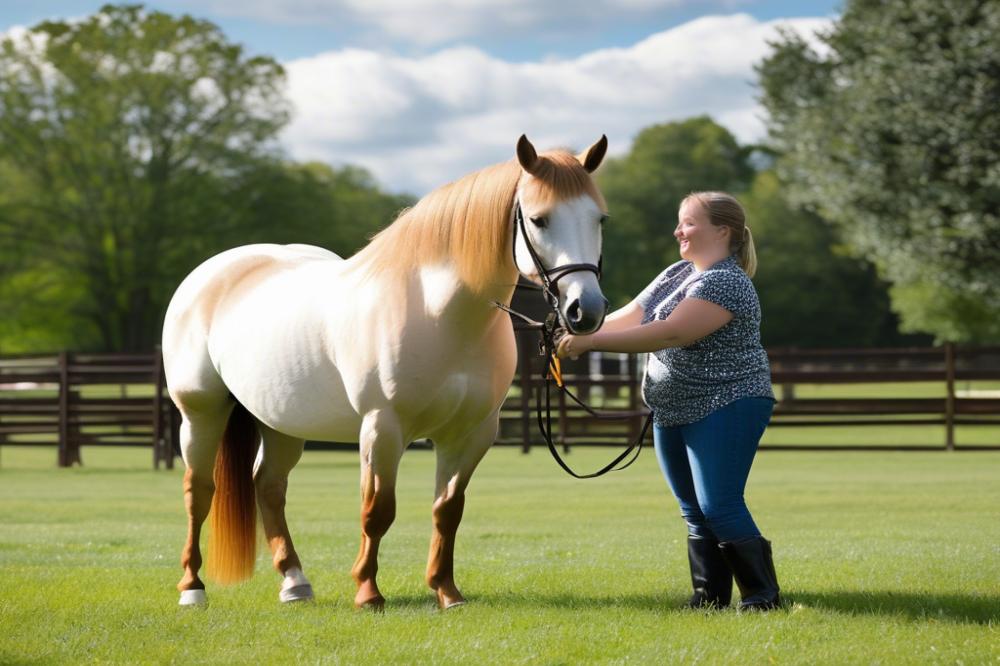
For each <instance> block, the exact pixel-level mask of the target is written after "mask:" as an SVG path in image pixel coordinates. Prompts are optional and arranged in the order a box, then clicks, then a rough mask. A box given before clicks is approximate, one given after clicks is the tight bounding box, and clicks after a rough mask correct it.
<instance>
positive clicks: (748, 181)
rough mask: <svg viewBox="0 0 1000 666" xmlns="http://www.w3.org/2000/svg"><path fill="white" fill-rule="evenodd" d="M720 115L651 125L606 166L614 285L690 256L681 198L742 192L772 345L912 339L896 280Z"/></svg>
mask: <svg viewBox="0 0 1000 666" xmlns="http://www.w3.org/2000/svg"><path fill="white" fill-rule="evenodd" d="M752 152H753V146H741V145H739V143H738V142H737V141H736V139H735V138H734V137H733V136H732V135H731V134H730V133H729V132H728V131H727V130H726V129H725V128H723V127H721V126H719V125H717V124H716V123H714V122H713V121H712V120H711V119H710V118H707V117H699V118H692V119H690V120H687V121H683V122H676V123H668V124H664V125H656V126H653V127H650V128H647V129H645V130H643V131H642V132H641V133H640V134H639V135H638V136H637V137H636V140H635V143H634V144H633V148H632V151H631V152H630V153H629V154H628V155H626V156H624V157H622V158H619V159H613V160H609V161H608V164H607V165H606V166H605V167H603V168H602V170H601V171H600V172H599V182H600V185H601V187H602V189H603V191H604V195H605V197H606V198H607V200H608V207H609V210H610V211H611V216H612V219H611V221H610V223H609V224H608V225H607V226H606V228H605V237H604V239H605V249H604V255H605V279H604V288H605V294H606V295H607V296H608V298H609V299H610V300H611V301H612V303H613V304H614V305H615V306H620V305H622V304H624V303H626V302H628V301H629V300H630V299H631V298H633V297H634V296H635V294H636V293H637V292H638V291H639V290H640V289H642V288H643V287H645V286H646V284H648V283H649V281H650V280H652V279H653V277H655V276H656V275H657V274H658V273H659V272H660V271H662V270H663V269H664V268H665V267H666V266H668V265H669V264H671V263H673V262H675V261H677V260H678V259H680V256H679V254H678V250H677V242H676V240H675V239H674V237H673V229H674V227H675V226H676V211H677V208H678V206H679V204H680V201H681V200H682V199H683V198H684V197H685V196H686V195H687V194H689V193H690V192H693V191H697V190H724V191H729V192H731V193H733V194H735V195H736V196H737V197H739V198H740V199H741V201H742V202H743V204H744V206H745V208H746V210H747V219H748V222H749V223H750V226H751V228H752V229H753V231H754V239H755V244H756V247H757V253H758V259H759V262H760V265H759V267H758V269H757V275H756V277H755V278H754V282H755V283H756V285H757V291H758V293H759V294H760V299H761V307H762V309H763V312H764V318H763V322H762V327H761V335H762V339H763V341H764V344H766V345H769V346H799V347H827V346H865V345H892V344H898V343H899V342H901V341H903V339H902V338H901V337H900V336H899V334H898V333H897V332H896V323H897V322H896V319H895V317H894V316H893V314H892V312H891V311H890V309H889V298H888V294H887V287H886V285H885V284H883V283H882V282H881V281H880V280H878V278H877V277H876V276H875V274H874V270H873V269H872V267H871V265H870V264H868V263H867V262H866V261H863V260H859V259H856V258H852V257H850V256H848V255H847V253H846V252H845V251H844V250H843V248H840V247H838V246H837V241H836V238H835V235H834V233H833V231H832V230H831V229H830V227H829V225H828V224H826V223H825V222H824V221H823V220H822V219H820V218H819V217H817V216H816V215H815V214H810V213H808V212H803V211H802V210H800V209H797V208H795V207H793V206H792V205H791V204H789V203H788V202H787V200H786V196H785V188H784V187H783V186H782V184H781V183H780V181H779V180H778V178H777V177H776V175H775V174H774V173H773V172H772V171H769V170H761V171H759V172H757V171H756V170H755V168H754V166H753V162H754V160H752V159H751V156H752Z"/></svg>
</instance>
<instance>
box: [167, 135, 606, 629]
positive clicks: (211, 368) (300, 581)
mask: <svg viewBox="0 0 1000 666" xmlns="http://www.w3.org/2000/svg"><path fill="white" fill-rule="evenodd" d="M606 151H607V138H606V137H605V136H602V137H601V138H600V139H599V140H598V141H597V142H595V143H594V144H593V145H591V146H590V147H589V148H588V149H587V150H586V151H584V152H583V153H580V154H579V155H574V154H572V153H571V152H569V151H565V150H554V151H548V152H545V153H542V154H538V153H537V152H536V150H535V148H534V146H533V145H532V144H531V142H530V141H529V140H528V139H527V137H525V136H524V135H522V136H521V137H520V139H519V140H518V142H517V145H516V150H515V155H516V157H515V158H513V159H511V160H509V161H507V162H504V163H501V164H497V165H494V166H492V167H487V168H484V169H482V170H480V171H476V172H474V173H471V174H468V175H466V176H464V177H462V178H460V179H459V180H457V181H455V182H452V183H450V184H448V185H445V186H442V187H440V188H438V189H436V190H434V191H433V192H431V193H430V194H428V195H426V196H425V197H424V198H422V199H421V200H419V201H418V202H417V203H416V204H415V205H414V206H413V207H411V208H409V209H406V210H404V211H402V212H401V213H400V214H399V216H398V217H397V218H396V219H395V221H394V222H393V223H392V224H390V225H389V226H388V227H386V228H385V229H384V230H382V231H381V232H379V233H378V234H376V235H375V236H374V237H373V238H372V239H371V241H370V242H369V243H368V245H366V246H365V247H363V248H362V249H361V250H360V251H358V252H357V253H356V254H355V255H353V256H352V257H350V258H349V259H346V260H345V259H342V258H340V257H339V256H338V255H336V254H334V253H333V252H330V251H328V250H325V249H322V248H319V247H313V246H308V245H284V246H282V245H273V244H255V245H246V246H242V247H237V248H234V249H230V250H227V251H225V252H222V253H221V254H218V255H215V256H213V257H211V258H209V259H207V260H206V261H205V262H204V263H202V264H201V265H199V266H198V267H197V268H195V269H194V270H193V271H192V272H191V273H190V274H189V275H188V276H187V277H186V278H185V279H184V280H183V281H182V282H181V284H180V285H179V286H178V288H177V290H176V292H175V293H174V295H173V297H172V299H171V301H170V303H169V305H168V307H167V312H166V316H165V321H164V326H163V344H162V350H163V362H164V371H165V374H166V379H167V387H168V391H169V394H170V397H171V399H172V400H173V401H174V404H176V406H177V408H178V410H179V411H180V413H181V416H182V422H181V428H180V446H181V454H182V457H183V459H184V463H185V467H186V470H185V473H184V481H183V488H184V505H185V507H186V509H187V515H188V533H187V540H186V542H185V544H184V547H183V549H182V551H181V566H182V567H183V569H184V573H183V576H182V577H181V580H180V582H179V583H178V585H177V589H178V590H179V591H180V604H181V605H199V604H204V603H206V602H207V597H206V593H205V585H204V583H203V582H202V580H201V579H200V578H199V575H198V573H199V569H200V567H201V564H202V555H201V550H200V545H199V542H200V534H201V528H202V525H203V523H204V522H205V520H206V518H207V517H208V515H209V514H210V513H211V516H212V521H211V523H212V532H211V537H210V540H209V544H208V557H209V561H208V566H207V570H208V575H209V577H211V578H212V579H214V580H216V581H217V582H219V583H221V584H227V583H234V582H239V581H242V580H245V579H247V578H249V577H250V576H251V575H252V573H253V569H254V562H255V559H256V553H255V544H256V529H257V528H256V523H257V509H258V508H259V511H260V522H261V523H262V524H263V529H264V534H265V537H266V541H267V543H268V545H269V547H270V550H271V555H272V561H273V565H274V568H275V569H276V570H277V571H278V573H279V574H280V575H281V576H282V583H281V586H280V588H279V599H280V601H282V602H296V601H303V600H308V599H312V598H313V589H312V585H311V584H310V583H309V580H308V579H307V578H306V576H305V574H304V573H303V570H302V563H301V560H300V559H299V555H298V553H297V551H296V550H295V547H294V545H293V544H292V538H291V535H290V534H289V530H288V525H287V523H286V520H285V494H286V490H287V487H288V474H289V472H290V471H291V469H292V468H293V467H294V466H295V465H296V463H297V462H298V461H299V459H300V457H301V455H302V450H303V446H304V442H305V441H306V440H309V439H312V440H320V441H340V442H358V444H359V451H360V458H361V547H360V550H359V552H358V556H357V559H356V561H355V563H354V566H353V568H352V570H351V573H352V576H353V578H354V581H355V583H356V584H357V593H356V595H355V598H354V604H355V606H356V607H359V608H371V609H375V610H380V609H382V608H383V607H384V604H385V598H384V597H383V595H382V594H381V592H380V591H379V588H378V585H377V583H376V573H377V570H378V548H379V542H380V540H381V539H382V537H383V536H384V535H385V533H386V531H387V530H388V529H389V526H390V525H391V524H392V522H393V519H394V517H395V513H396V499H395V485H396V477H397V470H398V466H399V461H400V458H401V456H402V454H403V451H404V450H405V449H406V447H407V446H408V444H409V443H410V442H412V441H414V440H417V439H422V438H427V439H430V440H431V441H432V442H433V445H434V451H435V452H436V465H437V467H436V481H435V496H434V497H435V498H434V501H433V506H432V516H433V520H432V523H433V532H432V537H431V544H430V553H429V556H428V563H427V569H426V581H427V584H428V585H429V586H430V588H431V589H432V590H434V592H435V593H436V597H437V603H438V605H439V606H440V608H441V609H447V608H450V607H452V606H456V605H459V604H462V603H464V602H465V599H464V597H463V596H462V593H461V592H460V591H459V589H458V587H457V586H456V584H455V576H454V549H455V536H456V532H457V530H458V526H459V523H460V521H461V519H462V513H463V507H464V504H465V490H466V487H467V486H468V484H469V480H470V478H471V476H472V473H473V472H474V471H475V469H476V466H477V465H478V464H479V461H480V460H481V459H482V457H483V456H484V455H485V453H486V451H487V449H488V448H489V447H490V445H491V444H492V443H493V442H494V440H495V439H496V435H497V432H498V427H499V413H500V406H501V403H502V402H503V401H504V398H505V396H506V394H507V391H508V389H509V387H510V384H511V382H512V380H513V376H514V371H515V365H516V349H515V341H514V334H513V326H512V323H511V319H510V317H509V316H508V315H507V314H506V313H505V312H503V311H502V310H501V309H500V308H498V307H497V303H499V304H505V305H509V304H510V301H511V298H512V296H513V293H514V287H515V283H516V282H517V279H518V274H520V275H522V276H524V277H526V278H527V279H529V280H533V281H535V282H536V283H537V282H545V283H546V284H548V281H549V280H550V279H552V276H551V274H552V273H553V272H559V275H558V277H556V278H554V280H553V281H554V282H558V283H559V284H558V285H556V291H557V292H558V294H557V300H558V302H557V303H554V305H555V307H556V308H557V310H558V313H559V315H560V318H561V319H562V320H563V322H564V325H565V326H566V327H567V328H568V329H569V330H570V331H572V332H575V333H581V334H583V333H588V332H592V331H594V330H596V329H597V328H599V327H600V325H601V323H602V322H603V318H604V315H605V312H606V310H607V301H606V299H605V298H604V296H603V294H602V292H601V289H600V284H599V282H598V275H597V273H598V272H599V271H598V270H595V267H596V265H597V264H598V263H599V260H600V252H601V228H602V225H603V222H604V220H605V219H606V217H607V214H606V204H605V202H604V199H603V197H602V195H601V193H600V191H599V190H598V189H597V187H596V185H595V184H594V182H593V180H592V179H591V173H592V172H593V171H594V170H595V169H596V168H597V167H598V166H599V165H600V163H601V161H602V159H603V158H604V155H605V153H606ZM515 218H517V219H518V220H520V228H521V231H520V232H518V229H517V227H518V225H517V224H515ZM524 220H528V223H525V222H524ZM540 264H541V265H540ZM542 266H551V267H554V268H553V269H546V268H543V267H542Z"/></svg>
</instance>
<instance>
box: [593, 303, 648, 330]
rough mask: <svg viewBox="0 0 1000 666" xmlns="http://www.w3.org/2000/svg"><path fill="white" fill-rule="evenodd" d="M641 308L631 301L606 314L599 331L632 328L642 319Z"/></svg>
mask: <svg viewBox="0 0 1000 666" xmlns="http://www.w3.org/2000/svg"><path fill="white" fill-rule="evenodd" d="M642 315H643V308H642V306H641V305H639V304H638V303H636V302H635V301H632V302H631V303H629V304H628V305H626V306H624V307H621V308H618V309H617V310H615V311H614V312H612V313H611V314H609V315H608V316H607V318H606V319H605V320H604V325H603V326H601V329H600V330H601V333H614V332H617V331H624V330H625V329H628V328H634V327H636V326H638V325H639V322H641V321H642Z"/></svg>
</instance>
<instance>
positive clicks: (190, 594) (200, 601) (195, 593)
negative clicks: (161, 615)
mask: <svg viewBox="0 0 1000 666" xmlns="http://www.w3.org/2000/svg"><path fill="white" fill-rule="evenodd" d="M207 603H208V597H206V596H205V590H184V591H183V592H181V600H180V601H179V602H177V605H179V606H204V605H205V604H207Z"/></svg>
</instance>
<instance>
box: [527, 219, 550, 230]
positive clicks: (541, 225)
mask: <svg viewBox="0 0 1000 666" xmlns="http://www.w3.org/2000/svg"><path fill="white" fill-rule="evenodd" d="M531 222H532V224H534V225H535V226H536V227H539V228H541V229H544V228H545V227H547V226H549V219H548V218H547V217H533V218H531Z"/></svg>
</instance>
